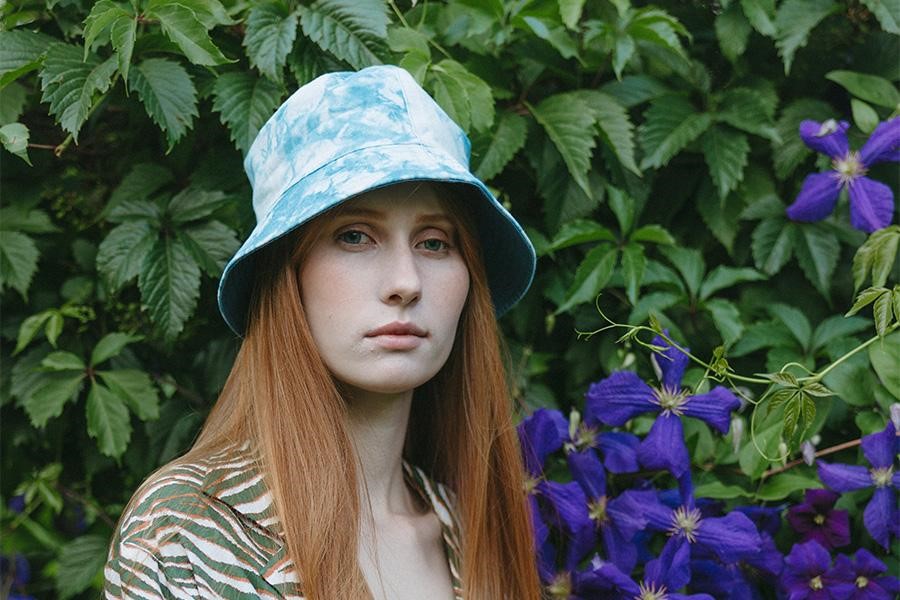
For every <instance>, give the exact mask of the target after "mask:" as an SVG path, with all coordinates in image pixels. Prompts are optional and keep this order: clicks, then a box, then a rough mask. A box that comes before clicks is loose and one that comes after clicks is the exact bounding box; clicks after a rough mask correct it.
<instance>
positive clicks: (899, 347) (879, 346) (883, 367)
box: [869, 331, 900, 400]
mask: <svg viewBox="0 0 900 600" xmlns="http://www.w3.org/2000/svg"><path fill="white" fill-rule="evenodd" d="M869 360H870V361H872V368H873V369H875V373H876V374H877V375H878V379H879V380H880V381H881V384H882V385H883V386H884V387H885V388H886V389H887V391H889V392H890V393H891V395H892V396H894V398H896V399H897V400H900V369H898V368H897V365H900V331H895V332H894V333H892V334H890V335H887V336H884V337H883V338H881V339H880V340H878V341H877V342H875V343H874V344H871V345H870V346H869Z"/></svg>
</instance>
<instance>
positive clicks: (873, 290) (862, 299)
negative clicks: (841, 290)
mask: <svg viewBox="0 0 900 600" xmlns="http://www.w3.org/2000/svg"><path fill="white" fill-rule="evenodd" d="M883 295H888V296H890V295H891V291H890V290H889V289H887V288H884V287H870V288H866V289H864V290H863V291H861V292H860V293H859V295H857V296H856V301H855V302H854V303H853V306H852V307H851V308H850V310H848V311H847V313H846V314H845V315H844V316H845V317H849V316H852V315H855V314H856V313H858V312H859V311H861V310H862V309H863V308H865V307H866V306H868V305H870V304H872V303H873V302H875V300H877V299H878V298H880V297H881V296H883Z"/></svg>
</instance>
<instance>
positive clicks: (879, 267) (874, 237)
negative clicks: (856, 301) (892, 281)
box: [853, 225, 900, 290]
mask: <svg viewBox="0 0 900 600" xmlns="http://www.w3.org/2000/svg"><path fill="white" fill-rule="evenodd" d="M898 246H900V227H897V226H896V225H893V226H890V227H885V228H884V229H879V230H878V231H875V232H874V233H872V234H871V235H870V236H869V239H867V240H866V241H865V243H863V245H862V246H860V247H859V249H858V250H857V251H856V254H855V255H854V256H853V287H854V289H857V290H858V289H859V288H860V286H862V284H863V282H864V281H865V280H866V276H867V275H868V274H869V273H870V272H871V273H872V286H873V287H883V286H884V285H885V283H886V282H887V278H888V275H889V274H890V272H891V269H892V268H893V267H894V261H895V260H896V258H897V248H898Z"/></svg>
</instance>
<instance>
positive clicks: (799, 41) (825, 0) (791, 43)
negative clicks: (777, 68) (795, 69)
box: [775, 0, 841, 74]
mask: <svg viewBox="0 0 900 600" xmlns="http://www.w3.org/2000/svg"><path fill="white" fill-rule="evenodd" d="M840 8H841V7H840V5H839V4H837V3H835V2H833V1H832V0H784V1H783V2H782V3H781V5H779V7H778V14H777V15H776V17H775V29H776V30H777V31H776V34H775V47H776V48H778V54H780V55H781V59H782V61H783V62H784V72H785V74H788V73H790V71H791V63H792V62H793V60H794V54H795V53H796V52H797V50H798V49H800V48H802V47H803V46H805V45H806V40H807V38H808V37H809V32H810V31H812V29H813V28H814V27H815V26H816V25H818V24H819V23H820V22H821V21H822V20H823V19H824V18H825V17H827V16H828V15H830V14H832V13H834V12H837V11H838V10H840Z"/></svg>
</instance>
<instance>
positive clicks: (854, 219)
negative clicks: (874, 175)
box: [850, 177, 894, 233]
mask: <svg viewBox="0 0 900 600" xmlns="http://www.w3.org/2000/svg"><path fill="white" fill-rule="evenodd" d="M893 216H894V192H892V191H891V188H889V187H888V186H886V185H885V184H883V183H881V182H880V181H875V180H874V179H869V178H868V177H859V178H857V179H854V180H853V181H851V182H850V224H851V225H853V227H855V228H856V229H859V230H860V231H865V232H867V233H872V232H873V231H877V230H879V229H882V228H884V227H887V226H888V225H890V224H891V219H892V218H893Z"/></svg>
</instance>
